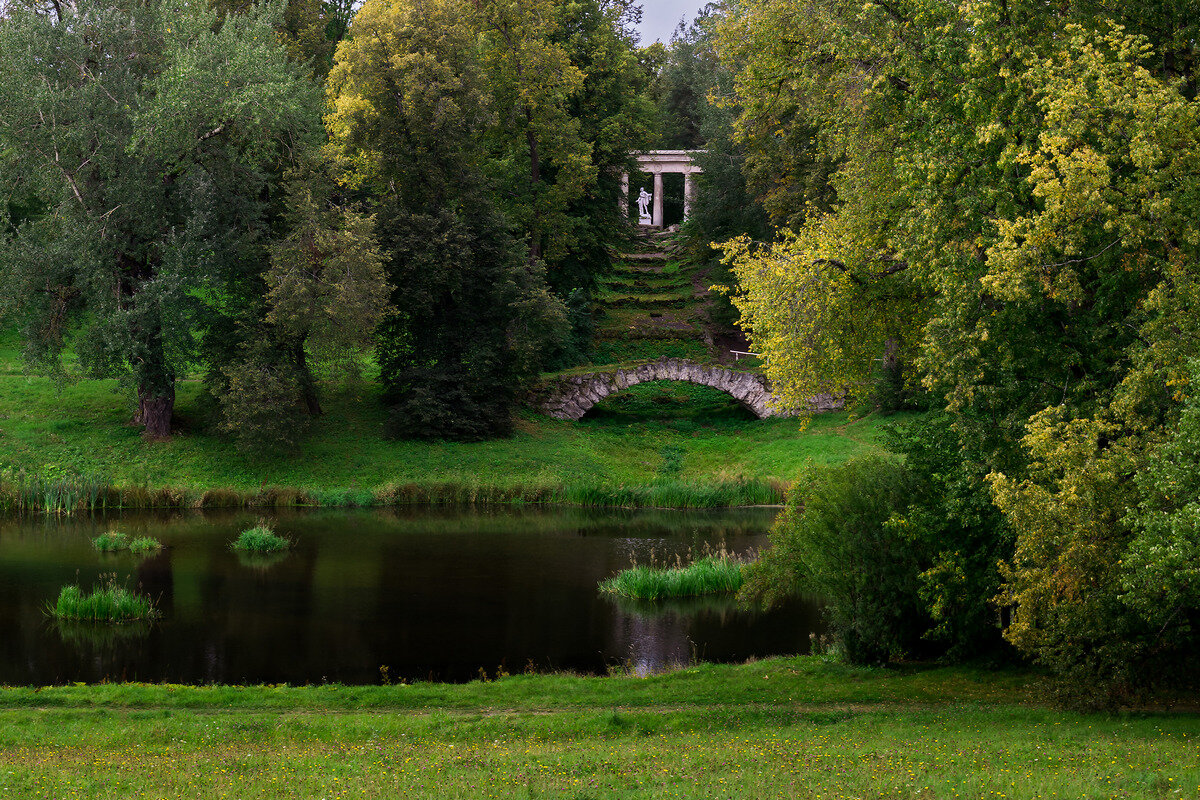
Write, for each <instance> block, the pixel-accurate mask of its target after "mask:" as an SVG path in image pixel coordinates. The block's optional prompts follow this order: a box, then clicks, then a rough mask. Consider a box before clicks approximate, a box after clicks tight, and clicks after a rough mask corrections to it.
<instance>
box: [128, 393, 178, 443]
mask: <svg viewBox="0 0 1200 800" xmlns="http://www.w3.org/2000/svg"><path fill="white" fill-rule="evenodd" d="M174 413H175V387H174V385H172V386H171V387H170V388H168V389H166V390H165V391H164V390H154V389H151V388H149V387H147V386H145V385H143V386H139V387H138V410H137V415H136V416H134V418H133V421H134V422H135V423H137V424H138V425H144V426H145V427H146V438H147V439H169V438H170V437H171V417H172V416H173V415H174Z"/></svg>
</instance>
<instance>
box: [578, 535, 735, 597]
mask: <svg viewBox="0 0 1200 800" xmlns="http://www.w3.org/2000/svg"><path fill="white" fill-rule="evenodd" d="M747 563H748V561H747V559H745V558H743V557H740V556H736V555H733V554H732V553H729V552H727V551H726V550H725V548H724V547H722V548H721V549H720V551H719V552H716V553H712V554H706V555H704V556H703V557H702V558H700V559H698V560H696V561H692V562H690V563H685V562H684V560H683V559H681V558H680V559H676V563H675V564H674V565H673V566H661V567H660V566H656V565H655V564H653V563H651V564H634V565H633V566H631V567H630V568H629V569H625V570H622V571H620V572H618V573H617V574H616V575H614V576H613V577H611V578H609V579H607V580H604V581H601V582H600V587H599V588H600V591H602V592H607V593H609V594H616V595H621V596H622V597H631V598H634V599H637V600H666V599H670V598H678V597H701V596H704V595H715V594H734V593H735V592H737V590H738V589H740V588H741V587H742V570H743V569H745V566H746V564H747Z"/></svg>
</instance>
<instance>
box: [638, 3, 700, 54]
mask: <svg viewBox="0 0 1200 800" xmlns="http://www.w3.org/2000/svg"><path fill="white" fill-rule="evenodd" d="M704 2H705V0H643V2H642V26H641V32H642V46H643V47H644V46H646V45H648V44H650V43H651V42H654V41H655V40H658V41H661V42H662V43H663V44H669V43H670V41H671V34H672V33H673V32H674V30H675V26H676V25H678V24H679V18H680V17H687V20H688V22H691V21H692V17H694V16H696V9H698V8H699V7H700V6H701V5H703V4H704Z"/></svg>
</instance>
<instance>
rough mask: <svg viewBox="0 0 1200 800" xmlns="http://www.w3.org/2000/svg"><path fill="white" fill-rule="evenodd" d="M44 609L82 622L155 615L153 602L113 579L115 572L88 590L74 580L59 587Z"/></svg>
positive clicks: (128, 619) (120, 619) (123, 619)
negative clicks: (52, 601)
mask: <svg viewBox="0 0 1200 800" xmlns="http://www.w3.org/2000/svg"><path fill="white" fill-rule="evenodd" d="M47 613H48V614H49V615H50V616H52V617H54V618H55V619H59V620H73V621H86V622H136V621H139V620H148V619H153V618H154V617H155V616H156V611H155V608H154V602H153V601H152V600H151V599H150V598H148V597H143V596H142V595H139V594H136V593H134V592H131V591H129V589H127V588H125V587H124V586H122V585H121V584H119V583H117V579H116V576H115V575H110V576H108V577H107V578H105V579H103V580H102V581H101V582H100V584H99V585H97V586H96V587H95V588H93V589H92V591H90V592H85V591H84V590H83V589H81V588H80V587H79V585H78V584H72V585H69V586H64V587H62V589H61V590H60V591H59V593H58V600H56V601H55V602H54V604H53V605H51V606H50V607H49V608H47Z"/></svg>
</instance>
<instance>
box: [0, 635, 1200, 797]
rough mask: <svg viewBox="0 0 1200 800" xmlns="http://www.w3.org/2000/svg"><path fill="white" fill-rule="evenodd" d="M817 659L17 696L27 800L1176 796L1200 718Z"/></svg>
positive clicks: (2, 700)
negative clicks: (1083, 710) (604, 672)
mask: <svg viewBox="0 0 1200 800" xmlns="http://www.w3.org/2000/svg"><path fill="white" fill-rule="evenodd" d="M1038 690H1039V679H1038V678H1037V676H1034V675H1032V674H1029V673H1021V672H998V673H997V672H990V673H989V672H977V671H973V670H969V669H935V670H924V671H922V670H913V669H902V670H867V669H853V668H848V667H844V666H840V665H836V664H827V663H824V662H823V661H822V660H821V659H819V658H814V657H793V658H778V659H771V660H767V661H762V662H757V663H749V664H744V665H739V666H715V665H703V666H699V667H693V668H690V669H685V670H682V671H680V672H676V673H672V674H668V675H661V676H655V677H651V678H629V677H612V678H578V677H571V676H524V675H521V676H512V677H504V678H502V679H500V680H497V681H494V682H489V683H473V684H468V685H465V686H450V685H443V684H417V685H413V686H390V687H382V686H380V687H311V688H286V687H278V688H272V687H249V688H236V687H200V688H190V687H172V686H138V685H134V686H128V685H109V686H93V687H66V688H50V689H43V690H35V689H0V796H3V797H12V798H38V797H41V798H45V797H58V798H71V797H88V798H129V797H231V798H232V797H239V798H241V797H254V798H257V797H271V798H275V797H278V798H284V797H302V798H309V797H312V798H318V797H367V798H385V797H386V798H400V797H414V798H416V797H419V798H459V797H462V798H485V797H505V798H532V797H544V798H573V799H574V800H581V799H582V798H675V797H680V798H766V797H770V798H817V797H822V798H852V797H854V798H955V797H963V798H983V797H993V798H1000V797H1002V798H1053V797H1061V798H1073V799H1075V798H1111V797H1128V798H1178V797H1196V796H1197V793H1200V748H1198V747H1197V746H1196V744H1197V737H1200V718H1197V716H1195V715H1192V714H1136V715H1123V716H1100V715H1081V714H1075V713H1067V712H1061V711H1057V710H1055V709H1053V708H1050V707H1047V706H1045V705H1043V704H1042V703H1041V701H1040V699H1039V693H1038Z"/></svg>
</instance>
